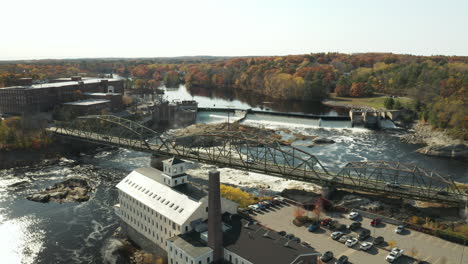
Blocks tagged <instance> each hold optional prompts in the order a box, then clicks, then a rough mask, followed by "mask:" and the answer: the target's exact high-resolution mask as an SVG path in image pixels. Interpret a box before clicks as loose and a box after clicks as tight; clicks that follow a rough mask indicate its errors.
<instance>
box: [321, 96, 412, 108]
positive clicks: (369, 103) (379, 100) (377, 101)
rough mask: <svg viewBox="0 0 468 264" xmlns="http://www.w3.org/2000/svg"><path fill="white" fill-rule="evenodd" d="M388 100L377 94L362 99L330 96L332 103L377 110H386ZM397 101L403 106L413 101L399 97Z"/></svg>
mask: <svg viewBox="0 0 468 264" xmlns="http://www.w3.org/2000/svg"><path fill="white" fill-rule="evenodd" d="M385 98H387V96H386V95H384V94H376V95H375V96H372V97H362V98H352V97H339V96H336V95H335V94H331V95H330V99H329V100H330V101H334V102H336V103H341V104H347V105H352V106H366V107H372V108H376V109H380V108H385V107H384V101H385ZM396 100H398V101H400V103H401V104H402V105H407V104H408V103H409V102H410V101H411V99H410V98H407V97H398V98H396Z"/></svg>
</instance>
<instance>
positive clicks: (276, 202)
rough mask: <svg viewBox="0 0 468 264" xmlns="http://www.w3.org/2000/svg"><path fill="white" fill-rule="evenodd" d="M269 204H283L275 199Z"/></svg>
mask: <svg viewBox="0 0 468 264" xmlns="http://www.w3.org/2000/svg"><path fill="white" fill-rule="evenodd" d="M269 202H270V203H272V204H274V205H280V204H281V202H280V201H279V200H275V199H271V200H270V201H269Z"/></svg>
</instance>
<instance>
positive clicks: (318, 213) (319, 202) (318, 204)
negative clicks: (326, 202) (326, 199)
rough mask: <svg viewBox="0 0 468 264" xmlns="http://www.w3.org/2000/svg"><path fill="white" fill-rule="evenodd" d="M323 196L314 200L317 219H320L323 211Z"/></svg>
mask: <svg viewBox="0 0 468 264" xmlns="http://www.w3.org/2000/svg"><path fill="white" fill-rule="evenodd" d="M321 198H322V197H319V198H317V199H315V202H314V210H313V212H314V214H315V216H316V217H317V221H318V220H320V217H321V215H322V213H323V200H322V199H321Z"/></svg>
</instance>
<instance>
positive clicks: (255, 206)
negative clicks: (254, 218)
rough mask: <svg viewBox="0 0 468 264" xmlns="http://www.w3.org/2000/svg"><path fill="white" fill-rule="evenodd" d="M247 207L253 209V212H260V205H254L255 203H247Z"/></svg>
mask: <svg viewBox="0 0 468 264" xmlns="http://www.w3.org/2000/svg"><path fill="white" fill-rule="evenodd" d="M249 208H250V209H252V210H254V211H255V212H260V211H261V210H260V206H258V205H256V204H252V205H249Z"/></svg>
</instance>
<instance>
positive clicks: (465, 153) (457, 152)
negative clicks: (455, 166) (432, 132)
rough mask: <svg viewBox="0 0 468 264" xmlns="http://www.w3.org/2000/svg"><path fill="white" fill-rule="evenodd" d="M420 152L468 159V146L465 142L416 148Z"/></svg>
mask: <svg viewBox="0 0 468 264" xmlns="http://www.w3.org/2000/svg"><path fill="white" fill-rule="evenodd" d="M416 151H417V152H419V153H422V154H425V155H431V156H438V157H447V158H455V159H461V160H468V147H467V146H466V145H464V144H456V145H449V146H444V145H433V146H427V147H423V148H420V149H418V150H416Z"/></svg>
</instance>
